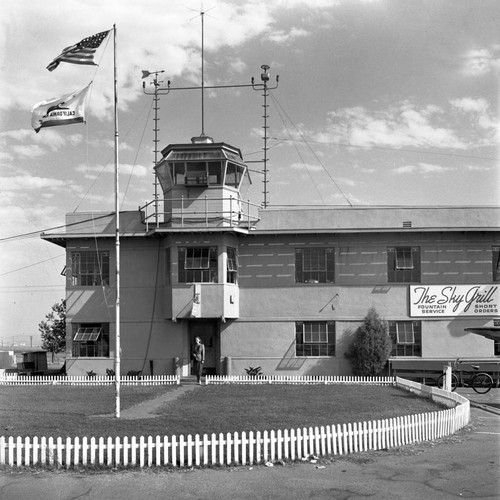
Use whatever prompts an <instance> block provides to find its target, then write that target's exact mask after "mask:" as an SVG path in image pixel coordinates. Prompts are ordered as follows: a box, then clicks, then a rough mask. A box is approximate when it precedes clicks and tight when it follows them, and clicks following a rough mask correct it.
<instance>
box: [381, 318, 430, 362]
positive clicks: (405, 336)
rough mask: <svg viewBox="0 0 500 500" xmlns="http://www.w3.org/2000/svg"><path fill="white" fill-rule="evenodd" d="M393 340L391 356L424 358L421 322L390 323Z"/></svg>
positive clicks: (390, 333)
mask: <svg viewBox="0 0 500 500" xmlns="http://www.w3.org/2000/svg"><path fill="white" fill-rule="evenodd" d="M388 326H389V335H390V336H391V339H392V352H391V356H422V326H421V323H420V321H388Z"/></svg>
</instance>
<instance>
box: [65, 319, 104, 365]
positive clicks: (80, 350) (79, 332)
mask: <svg viewBox="0 0 500 500" xmlns="http://www.w3.org/2000/svg"><path fill="white" fill-rule="evenodd" d="M72 353H73V357H75V358H109V323H81V324H73V343H72Z"/></svg>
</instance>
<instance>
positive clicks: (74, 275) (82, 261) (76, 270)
mask: <svg viewBox="0 0 500 500" xmlns="http://www.w3.org/2000/svg"><path fill="white" fill-rule="evenodd" d="M71 280H72V284H73V286H101V285H105V286H107V285H109V252H93V251H88V252H73V253H72V254H71Z"/></svg>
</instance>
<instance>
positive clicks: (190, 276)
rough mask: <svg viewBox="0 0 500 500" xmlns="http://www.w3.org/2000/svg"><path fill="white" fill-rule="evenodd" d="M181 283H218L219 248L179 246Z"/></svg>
mask: <svg viewBox="0 0 500 500" xmlns="http://www.w3.org/2000/svg"><path fill="white" fill-rule="evenodd" d="M178 263H179V283H217V248H213V247H188V248H179V262H178Z"/></svg>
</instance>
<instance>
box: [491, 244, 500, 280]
mask: <svg viewBox="0 0 500 500" xmlns="http://www.w3.org/2000/svg"><path fill="white" fill-rule="evenodd" d="M492 257H493V260H492V264H493V281H494V282H495V283H496V282H499V281H500V247H493V248H492Z"/></svg>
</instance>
